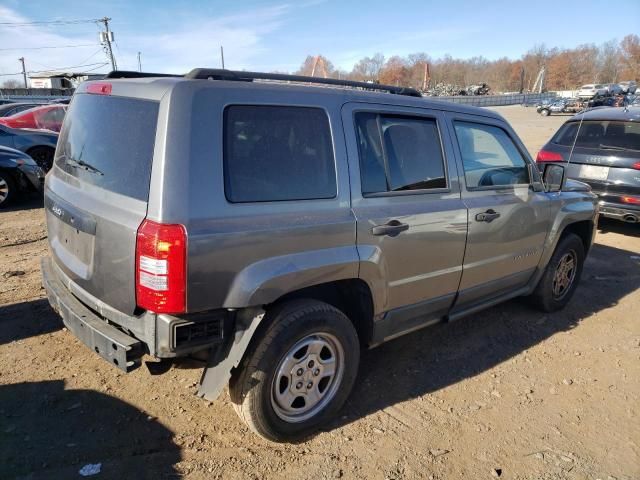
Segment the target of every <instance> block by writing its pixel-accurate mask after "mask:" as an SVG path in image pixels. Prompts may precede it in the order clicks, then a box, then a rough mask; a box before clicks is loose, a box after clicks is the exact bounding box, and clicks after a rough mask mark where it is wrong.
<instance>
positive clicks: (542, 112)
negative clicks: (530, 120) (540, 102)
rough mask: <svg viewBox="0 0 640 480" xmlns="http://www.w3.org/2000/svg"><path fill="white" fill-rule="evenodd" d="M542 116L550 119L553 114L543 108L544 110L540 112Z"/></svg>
mask: <svg viewBox="0 0 640 480" xmlns="http://www.w3.org/2000/svg"><path fill="white" fill-rule="evenodd" d="M540 115H542V116H543V117H548V116H549V115H551V112H550V111H549V110H548V109H546V108H543V109H542V110H540Z"/></svg>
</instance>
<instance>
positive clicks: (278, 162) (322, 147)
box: [224, 105, 336, 203]
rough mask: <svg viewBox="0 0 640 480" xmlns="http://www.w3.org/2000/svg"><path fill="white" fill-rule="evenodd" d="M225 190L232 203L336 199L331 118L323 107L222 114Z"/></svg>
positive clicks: (237, 109) (236, 108) (252, 108)
mask: <svg viewBox="0 0 640 480" xmlns="http://www.w3.org/2000/svg"><path fill="white" fill-rule="evenodd" d="M224 190H225V195H226V197H227V199H228V200H229V201H230V202H238V203H242V202H270V201H284V200H312V199H322V198H334V197H335V196H336V171H335V162H334V156H333V143H332V141H331V129H330V127H329V118H328V117H327V114H326V112H325V111H324V110H323V109H321V108H310V107H289V106H264V105H233V106H229V107H227V108H226V109H225V113H224Z"/></svg>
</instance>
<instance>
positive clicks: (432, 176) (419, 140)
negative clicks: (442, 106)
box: [355, 112, 447, 195]
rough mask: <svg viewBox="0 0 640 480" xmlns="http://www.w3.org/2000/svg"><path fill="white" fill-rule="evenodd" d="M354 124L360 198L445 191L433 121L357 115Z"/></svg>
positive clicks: (436, 128)
mask: <svg viewBox="0 0 640 480" xmlns="http://www.w3.org/2000/svg"><path fill="white" fill-rule="evenodd" d="M355 124H356V133H357V137H358V153H359V157H360V182H361V185H362V193H363V195H367V194H373V193H380V192H397V191H406V190H429V189H434V188H447V180H446V174H445V167H444V156H443V154H442V145H441V143H440V135H439V133H438V125H437V123H436V120H435V119H431V118H425V117H411V116H404V115H385V114H378V113H372V112H360V113H357V114H356V116H355Z"/></svg>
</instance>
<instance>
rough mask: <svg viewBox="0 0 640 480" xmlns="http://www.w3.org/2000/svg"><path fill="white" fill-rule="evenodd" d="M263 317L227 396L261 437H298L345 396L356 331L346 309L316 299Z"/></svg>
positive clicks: (354, 361) (353, 370)
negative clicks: (344, 311)
mask: <svg viewBox="0 0 640 480" xmlns="http://www.w3.org/2000/svg"><path fill="white" fill-rule="evenodd" d="M264 322H265V325H264V328H260V329H259V330H258V331H257V332H256V336H255V337H254V340H255V341H252V344H251V345H250V346H249V349H248V351H247V353H246V355H245V357H244V359H243V361H242V363H241V365H240V369H239V371H238V372H236V374H234V376H233V378H232V380H231V382H230V384H229V391H230V395H231V401H232V402H233V404H234V408H235V410H236V413H238V415H239V416H240V418H241V419H242V420H243V421H244V422H245V423H246V424H247V425H248V426H249V428H250V429H251V430H253V431H254V432H255V433H257V434H258V435H260V436H261V437H263V438H265V439H267V440H271V441H274V442H284V441H298V440H301V439H303V438H305V437H308V436H309V435H311V434H312V433H313V432H315V431H316V430H317V429H318V428H319V427H320V426H321V425H322V424H325V423H326V422H327V421H328V420H329V419H330V418H331V417H333V416H334V415H335V414H336V413H337V412H338V410H340V408H341V407H342V405H343V404H344V402H345V400H346V399H347V397H348V396H349V393H350V392H351V389H352V387H353V383H354V381H355V378H356V375H357V373H358V364H359V361H360V344H359V341H358V335H357V333H356V331H355V329H354V327H353V324H352V323H351V321H350V320H349V319H348V318H347V317H346V316H345V315H344V313H342V312H341V311H340V310H338V309H336V308H334V307H332V306H331V305H328V304H326V303H323V302H319V301H316V300H294V301H291V302H287V303H284V304H282V305H279V306H276V307H274V308H273V309H272V310H271V311H268V312H267V316H266V317H265V319H264ZM331 365H333V371H334V374H333V375H331V374H328V373H329V372H330V370H331ZM325 373H327V375H325ZM294 382H295V383H294Z"/></svg>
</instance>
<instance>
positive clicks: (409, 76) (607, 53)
mask: <svg viewBox="0 0 640 480" xmlns="http://www.w3.org/2000/svg"><path fill="white" fill-rule="evenodd" d="M543 66H544V67H545V69H546V77H545V83H544V87H545V89H546V90H573V89H576V88H578V87H579V86H580V85H583V84H587V83H616V82H620V81H624V80H636V81H637V80H640V37H639V36H638V35H634V34H631V35H627V36H626V37H624V38H623V39H622V40H621V41H619V42H618V41H616V40H610V41H608V42H605V43H603V44H601V45H595V44H584V45H578V46H577V47H575V48H557V47H555V48H549V47H547V46H545V45H544V44H541V45H536V46H534V47H533V48H531V49H530V50H529V51H527V52H526V53H525V54H524V55H522V56H521V57H520V58H519V59H517V60H512V59H509V58H507V57H503V58H499V59H497V60H488V59H486V58H484V57H481V56H480V57H473V58H470V59H459V58H453V57H451V56H450V55H445V56H444V57H441V58H432V57H431V56H430V55H429V54H427V53H414V54H411V55H408V56H406V57H401V56H392V57H389V58H386V57H385V56H384V55H383V54H382V53H376V54H375V55H373V56H371V57H364V58H362V59H360V60H359V61H358V62H357V63H356V64H355V65H354V66H353V68H352V70H351V71H350V72H349V71H346V70H342V69H339V68H335V66H334V65H333V64H332V63H331V61H330V60H329V59H328V58H326V57H324V56H323V55H316V56H311V55H309V56H308V57H307V58H306V59H305V61H304V62H303V63H302V66H301V67H300V68H299V69H298V71H296V72H295V73H296V74H299V75H313V76H318V77H329V78H341V79H348V80H358V81H365V82H379V83H385V84H390V85H402V86H409V87H413V88H417V89H420V90H425V89H428V88H433V87H434V86H435V85H437V84H440V83H444V84H454V85H459V86H467V85H474V84H481V83H487V84H489V85H490V86H491V88H492V90H493V91H494V92H518V91H525V92H526V91H530V90H531V89H532V88H533V86H534V84H535V81H536V78H537V76H538V73H539V72H540V69H541V68H542V67H543Z"/></svg>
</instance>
